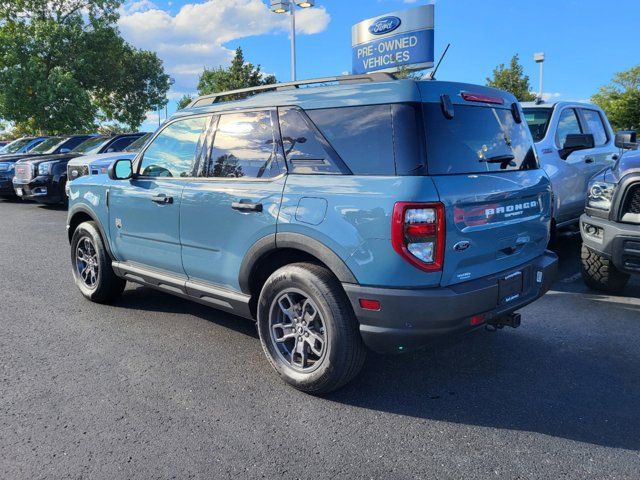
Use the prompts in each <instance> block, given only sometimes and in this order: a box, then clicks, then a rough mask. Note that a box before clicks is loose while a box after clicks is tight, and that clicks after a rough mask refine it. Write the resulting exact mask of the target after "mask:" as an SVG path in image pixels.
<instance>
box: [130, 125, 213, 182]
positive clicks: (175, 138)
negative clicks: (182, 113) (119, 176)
mask: <svg viewBox="0 0 640 480" xmlns="http://www.w3.org/2000/svg"><path fill="white" fill-rule="evenodd" d="M207 119H208V117H195V118H185V119H183V120H178V121H176V122H173V123H171V124H169V125H168V126H167V127H165V128H164V130H162V131H161V132H160V133H159V134H158V135H157V136H156V138H154V139H153V141H152V142H151V144H150V145H149V147H148V148H147V149H146V150H145V152H144V155H143V157H142V161H141V162H140V169H139V171H140V175H142V176H145V177H174V178H183V177H189V176H192V175H193V166H194V163H195V157H196V150H197V147H198V141H199V140H200V135H201V134H202V131H203V129H204V127H205V125H206V123H207Z"/></svg>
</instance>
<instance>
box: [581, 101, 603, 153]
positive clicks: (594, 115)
mask: <svg viewBox="0 0 640 480" xmlns="http://www.w3.org/2000/svg"><path fill="white" fill-rule="evenodd" d="M582 114H583V115H584V119H585V120H586V122H587V128H588V129H589V132H590V133H592V134H593V140H594V141H595V145H596V146H598V147H600V146H602V145H604V144H605V143H607V142H608V141H609V137H608V136H607V130H606V129H605V127H604V124H603V123H602V117H601V116H600V113H599V112H597V111H595V110H587V109H582Z"/></svg>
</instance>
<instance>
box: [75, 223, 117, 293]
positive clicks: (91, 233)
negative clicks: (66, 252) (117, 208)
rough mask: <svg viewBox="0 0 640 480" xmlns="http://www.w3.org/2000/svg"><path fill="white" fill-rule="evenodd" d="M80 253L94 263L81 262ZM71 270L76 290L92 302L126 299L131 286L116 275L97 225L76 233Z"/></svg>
mask: <svg viewBox="0 0 640 480" xmlns="http://www.w3.org/2000/svg"><path fill="white" fill-rule="evenodd" d="M89 244H90V245H91V247H89ZM80 252H89V253H88V254H87V255H84V258H86V259H89V257H91V258H90V262H89V261H88V260H87V261H83V260H79V255H80ZM71 266H72V270H73V278H74V279H75V283H76V286H77V287H78V289H80V292H82V295H84V296H85V297H86V298H88V299H89V300H91V301H92V302H96V303H111V302H113V301H115V300H117V299H118V298H119V297H120V296H121V295H122V292H123V291H124V287H125V286H126V283H127V282H126V281H125V280H123V279H121V278H119V277H117V276H116V274H115V273H114V271H113V268H112V267H111V257H110V256H109V253H108V252H107V250H106V249H105V246H104V241H103V240H102V237H101V236H100V232H99V230H98V228H97V226H96V224H95V222H84V223H81V224H80V225H78V227H77V228H76V230H75V232H73V237H72V238H71ZM83 267H86V268H83ZM94 267H95V269H94ZM93 273H95V275H93ZM93 280H95V281H93Z"/></svg>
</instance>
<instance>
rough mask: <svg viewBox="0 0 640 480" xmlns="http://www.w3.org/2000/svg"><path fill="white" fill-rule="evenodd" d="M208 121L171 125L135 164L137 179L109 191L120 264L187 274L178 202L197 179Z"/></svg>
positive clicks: (190, 120)
mask: <svg viewBox="0 0 640 480" xmlns="http://www.w3.org/2000/svg"><path fill="white" fill-rule="evenodd" d="M209 117H210V116H198V117H188V118H183V119H179V120H177V121H174V122H172V123H169V124H168V125H167V126H165V127H164V129H163V130H162V131H160V133H158V134H157V135H156V137H155V138H154V139H153V140H152V142H151V143H150V144H149V146H148V147H147V148H146V149H145V151H144V152H143V154H142V156H141V158H140V159H139V160H138V161H137V164H136V167H135V168H136V170H135V171H137V172H138V174H137V175H136V176H135V177H134V178H132V179H131V180H120V181H114V182H112V184H111V186H110V187H109V230H110V235H111V239H112V246H113V249H114V252H115V254H116V257H117V258H118V260H120V261H122V262H127V263H131V264H139V265H142V266H147V267H152V268H155V269H159V270H163V271H166V272H169V273H173V274H178V275H184V269H183V268H182V257H181V253H182V250H181V247H180V202H181V198H182V190H183V189H184V185H185V182H186V181H188V179H189V178H191V177H193V176H194V165H195V163H196V162H195V159H196V154H197V152H198V151H199V150H198V144H199V140H200V138H201V135H202V132H203V131H204V127H205V124H206V122H207V120H208V118H209Z"/></svg>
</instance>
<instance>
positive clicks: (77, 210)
mask: <svg viewBox="0 0 640 480" xmlns="http://www.w3.org/2000/svg"><path fill="white" fill-rule="evenodd" d="M84 222H94V223H95V224H96V226H97V227H98V231H99V232H100V236H101V237H102V241H103V243H104V246H105V248H106V249H107V252H108V253H109V256H110V257H111V258H112V259H113V253H112V252H111V245H110V244H109V237H107V235H106V233H105V231H104V229H103V227H102V223H100V221H99V220H98V216H97V215H96V214H95V213H94V212H92V211H91V209H90V208H89V207H87V206H85V205H82V204H80V205H76V206H74V207H73V208H72V209H71V210H70V211H69V217H68V220H67V237H68V239H69V243H71V239H72V238H73V233H74V232H75V231H76V229H77V228H78V225H80V224H81V223H84Z"/></svg>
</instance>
